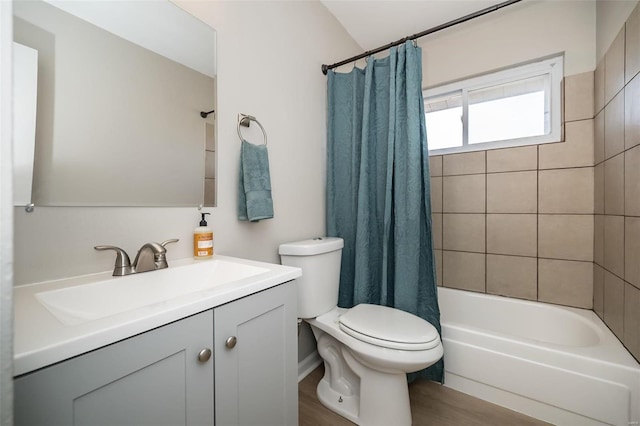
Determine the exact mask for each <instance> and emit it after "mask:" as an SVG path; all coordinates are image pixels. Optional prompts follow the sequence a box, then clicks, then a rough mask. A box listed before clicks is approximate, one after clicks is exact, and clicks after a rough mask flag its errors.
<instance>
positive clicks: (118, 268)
mask: <svg viewBox="0 0 640 426" xmlns="http://www.w3.org/2000/svg"><path fill="white" fill-rule="evenodd" d="M94 249H96V250H114V251H115V252H116V264H115V266H114V268H113V275H114V276H123V275H128V274H130V273H131V259H129V255H128V254H127V252H126V251H124V250H122V249H121V248H120V247H116V246H95V247H94Z"/></svg>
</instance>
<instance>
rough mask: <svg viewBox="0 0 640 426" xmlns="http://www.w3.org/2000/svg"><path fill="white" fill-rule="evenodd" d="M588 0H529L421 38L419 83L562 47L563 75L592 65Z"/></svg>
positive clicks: (593, 34) (436, 81)
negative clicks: (421, 68)
mask: <svg viewBox="0 0 640 426" xmlns="http://www.w3.org/2000/svg"><path fill="white" fill-rule="evenodd" d="M595 14H596V10H595V2H594V1H592V0H573V1H558V0H531V1H525V2H521V3H517V4H514V5H510V6H508V7H505V8H503V9H500V10H499V11H497V12H495V13H491V14H488V15H485V16H483V17H480V18H476V19H474V20H472V21H469V22H466V23H463V24H460V25H458V26H455V27H453V28H449V29H447V30H443V31H441V32H438V33H435V34H432V35H430V36H427V37H423V38H422V39H420V40H419V45H420V46H421V47H422V49H423V58H422V60H423V85H424V86H425V87H428V86H434V85H437V84H440V83H443V82H447V81H452V80H457V79H460V78H463V77H467V76H470V75H474V74H479V73H483V72H486V71H491V70H495V69H497V68H501V67H505V66H509V65H513V64H517V63H520V62H526V61H530V60H532V59H536V58H540V57H543V56H547V55H551V54H554V53H558V52H562V51H564V52H565V64H564V67H565V75H574V74H579V73H582V72H586V71H593V70H594V69H595V67H596V60H595V43H596V17H595V16H596V15H595Z"/></svg>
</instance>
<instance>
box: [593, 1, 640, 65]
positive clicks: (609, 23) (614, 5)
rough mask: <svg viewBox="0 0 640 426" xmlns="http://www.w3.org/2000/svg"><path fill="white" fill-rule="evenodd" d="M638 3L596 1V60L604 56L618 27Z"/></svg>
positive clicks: (616, 33)
mask: <svg viewBox="0 0 640 426" xmlns="http://www.w3.org/2000/svg"><path fill="white" fill-rule="evenodd" d="M636 4H638V2H637V0H606V1H603V0H598V1H597V2H596V14H597V19H596V29H597V38H596V60H597V61H598V62H600V59H602V58H603V57H604V54H605V53H606V51H607V50H608V49H609V46H611V43H612V42H613V39H615V38H616V36H617V35H618V33H619V32H620V28H622V26H623V25H624V23H625V21H626V20H627V18H628V17H629V15H630V14H631V12H632V11H633V9H634V8H635V6H636Z"/></svg>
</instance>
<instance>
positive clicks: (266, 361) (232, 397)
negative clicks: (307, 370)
mask: <svg viewBox="0 0 640 426" xmlns="http://www.w3.org/2000/svg"><path fill="white" fill-rule="evenodd" d="M296 320H297V298H296V289H295V284H294V282H293V281H290V282H288V283H285V284H282V285H279V286H277V287H274V288H272V289H269V290H265V291H263V292H261V293H257V294H254V295H251V296H248V297H245V298H243V299H240V300H237V301H234V302H231V303H229V304H227V305H223V306H220V307H218V308H215V309H214V329H215V331H214V338H215V355H216V356H215V370H216V373H215V375H216V386H215V387H216V409H215V413H216V426H232V425H240V426H254V425H256V426H257V425H259V426H285V425H296V424H298V377H297V373H298V365H297V362H298V355H297V353H298V344H297V321H296ZM233 338H235V346H233V343H232V342H233ZM227 341H229V343H227Z"/></svg>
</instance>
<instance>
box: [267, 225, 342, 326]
mask: <svg viewBox="0 0 640 426" xmlns="http://www.w3.org/2000/svg"><path fill="white" fill-rule="evenodd" d="M343 246H344V241H343V240H342V238H334V237H322V238H314V239H311V240H304V241H297V242H293V243H286V244H282V245H280V249H279V251H278V252H279V253H280V261H281V263H282V264H283V265H286V266H295V267H298V268H301V269H302V277H300V278H297V279H296V283H297V285H298V318H315V317H317V316H319V315H322V314H324V313H325V312H329V311H330V310H331V309H333V308H334V307H336V305H337V304H338V286H339V284H340V260H341V256H342V247H343Z"/></svg>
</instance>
